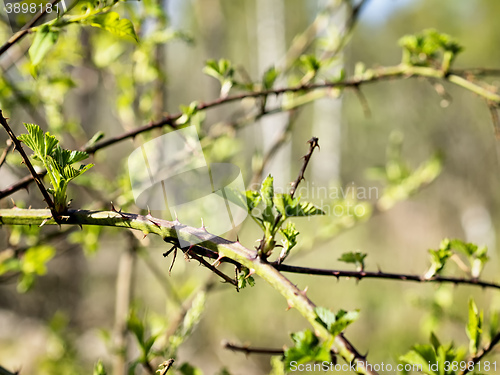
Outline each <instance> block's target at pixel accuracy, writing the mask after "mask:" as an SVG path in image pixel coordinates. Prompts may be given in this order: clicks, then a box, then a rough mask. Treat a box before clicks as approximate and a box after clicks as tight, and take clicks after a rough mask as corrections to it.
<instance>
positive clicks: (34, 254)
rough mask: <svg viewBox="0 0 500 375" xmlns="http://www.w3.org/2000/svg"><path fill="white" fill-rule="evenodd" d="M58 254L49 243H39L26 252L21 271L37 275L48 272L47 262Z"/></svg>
mask: <svg viewBox="0 0 500 375" xmlns="http://www.w3.org/2000/svg"><path fill="white" fill-rule="evenodd" d="M55 254H56V250H55V249H54V247H52V246H49V245H39V246H34V247H31V248H29V249H28V250H27V251H26V253H25V254H24V257H23V260H22V264H21V271H22V272H24V273H32V274H36V275H45V274H46V273H47V266H46V264H47V262H48V261H49V260H51V259H52V258H53V257H54V255H55Z"/></svg>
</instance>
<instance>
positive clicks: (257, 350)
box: [222, 341, 284, 355]
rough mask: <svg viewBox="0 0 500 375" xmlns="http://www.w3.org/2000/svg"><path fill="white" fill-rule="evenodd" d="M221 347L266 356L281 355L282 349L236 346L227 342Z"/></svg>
mask: <svg viewBox="0 0 500 375" xmlns="http://www.w3.org/2000/svg"><path fill="white" fill-rule="evenodd" d="M222 347H223V348H224V349H228V350H232V351H234V352H243V353H245V354H247V355H248V354H266V355H283V354H284V350H283V349H273V348H256V347H251V346H247V345H236V344H232V343H230V342H228V341H223V342H222Z"/></svg>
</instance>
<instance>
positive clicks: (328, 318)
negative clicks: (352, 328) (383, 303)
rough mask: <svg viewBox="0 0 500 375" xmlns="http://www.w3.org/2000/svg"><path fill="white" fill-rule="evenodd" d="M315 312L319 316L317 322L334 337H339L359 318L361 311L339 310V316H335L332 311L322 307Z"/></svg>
mask: <svg viewBox="0 0 500 375" xmlns="http://www.w3.org/2000/svg"><path fill="white" fill-rule="evenodd" d="M314 312H315V313H316V315H317V318H316V321H318V322H319V323H321V324H322V325H323V326H324V327H325V328H326V329H328V331H329V332H330V333H331V334H332V335H333V336H337V335H339V334H340V333H341V332H342V331H344V330H345V329H346V328H347V326H349V325H350V324H351V323H353V322H355V321H356V320H357V319H358V318H359V310H355V311H345V310H339V311H338V312H337V314H335V313H333V312H332V311H331V310H330V309H327V308H326V307H321V306H320V307H316V308H315V309H314Z"/></svg>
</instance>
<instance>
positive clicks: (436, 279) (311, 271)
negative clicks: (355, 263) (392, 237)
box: [273, 263, 500, 289]
mask: <svg viewBox="0 0 500 375" xmlns="http://www.w3.org/2000/svg"><path fill="white" fill-rule="evenodd" d="M273 266H274V267H275V268H276V269H277V270H278V271H281V272H289V273H300V274H306V275H319V276H333V277H336V278H337V279H338V278H341V277H346V278H353V279H356V280H361V279H386V280H400V281H414V282H419V283H452V284H456V285H458V284H464V285H473V286H479V287H483V288H494V289H500V284H497V283H494V282H487V281H482V280H479V279H466V278H460V277H450V276H440V275H436V276H433V277H431V278H425V277H424V276H421V275H412V274H402V273H390V272H382V271H378V272H370V271H343V270H330V269H323V268H309V267H299V266H290V265H288V264H278V263H275V264H274V263H273Z"/></svg>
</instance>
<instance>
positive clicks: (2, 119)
mask: <svg viewBox="0 0 500 375" xmlns="http://www.w3.org/2000/svg"><path fill="white" fill-rule="evenodd" d="M0 123H1V124H2V126H3V127H4V128H5V130H6V131H7V134H9V137H10V139H11V140H12V142H13V143H14V148H15V149H16V150H17V151H18V152H19V153H20V154H21V156H22V158H23V160H24V163H25V164H26V166H27V167H28V169H29V171H30V173H31V176H32V178H33V180H35V182H36V184H37V186H38V189H40V192H41V193H42V195H43V198H44V200H45V202H47V204H48V205H49V207H50V209H51V211H52V214H53V215H57V213H56V212H55V211H54V203H53V202H52V199H51V198H50V195H49V193H48V191H47V190H46V189H45V186H43V182H42V179H41V178H40V177H39V176H38V174H37V173H36V171H35V168H34V167H33V164H31V161H30V159H29V157H28V155H26V153H25V152H24V150H23V146H22V145H21V142H20V141H19V140H18V139H17V137H16V135H15V134H14V132H13V131H12V129H11V128H10V126H9V124H8V123H7V120H6V119H5V117H3V113H2V110H1V109H0ZM54 217H55V216H54Z"/></svg>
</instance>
